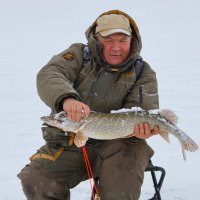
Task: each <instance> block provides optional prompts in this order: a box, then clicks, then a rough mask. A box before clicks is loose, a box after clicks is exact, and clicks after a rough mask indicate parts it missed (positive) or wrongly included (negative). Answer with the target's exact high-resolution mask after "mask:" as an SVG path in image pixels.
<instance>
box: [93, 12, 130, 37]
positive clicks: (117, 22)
mask: <svg viewBox="0 0 200 200" xmlns="http://www.w3.org/2000/svg"><path fill="white" fill-rule="evenodd" d="M96 23H97V26H96V33H99V34H100V35H101V36H103V37H106V36H109V35H112V34H114V33H124V34H126V35H129V36H130V35H131V32H132V30H131V27H130V22H129V20H128V18H126V17H125V16H123V15H117V14H110V15H103V16H101V17H99V18H98V19H97V21H96Z"/></svg>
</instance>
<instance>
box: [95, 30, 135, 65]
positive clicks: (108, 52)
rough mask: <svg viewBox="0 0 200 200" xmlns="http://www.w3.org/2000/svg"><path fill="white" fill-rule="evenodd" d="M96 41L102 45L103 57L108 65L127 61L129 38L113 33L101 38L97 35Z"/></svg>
mask: <svg viewBox="0 0 200 200" xmlns="http://www.w3.org/2000/svg"><path fill="white" fill-rule="evenodd" d="M97 40H98V41H99V42H100V43H101V44H102V45H103V57H104V58H105V60H106V61H107V62H108V63H109V64H110V65H119V64H121V63H123V62H124V61H125V60H126V59H127V57H128V55H129V51H130V46H131V37H130V36H127V35H125V34H123V33H115V34H112V35H110V36H107V37H101V36H100V35H99V34H98V35H97Z"/></svg>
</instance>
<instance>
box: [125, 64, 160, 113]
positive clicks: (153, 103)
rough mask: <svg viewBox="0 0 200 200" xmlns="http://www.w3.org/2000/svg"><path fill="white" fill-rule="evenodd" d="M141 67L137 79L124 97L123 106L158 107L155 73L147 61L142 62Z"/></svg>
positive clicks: (149, 108) (147, 108)
mask: <svg viewBox="0 0 200 200" xmlns="http://www.w3.org/2000/svg"><path fill="white" fill-rule="evenodd" d="M143 65H144V66H143V69H142V72H141V75H140V77H139V79H138V80H137V81H136V82H135V84H134V86H133V88H132V89H131V91H130V92H129V94H128V95H127V97H126V99H125V103H124V106H123V107H125V108H131V107H135V106H137V107H141V108H142V109H144V110H151V109H158V108H159V97H158V85H157V78H156V73H155V71H153V70H152V69H151V67H150V66H149V64H148V63H146V62H143Z"/></svg>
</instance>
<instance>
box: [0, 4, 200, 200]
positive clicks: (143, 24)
mask: <svg viewBox="0 0 200 200" xmlns="http://www.w3.org/2000/svg"><path fill="white" fill-rule="evenodd" d="M110 9H119V10H122V11H125V12H127V13H128V14H129V15H131V16H132V17H133V18H134V19H135V21H136V23H137V24H138V27H139V29H140V33H141V36H142V40H143V50H142V53H141V54H142V56H143V58H144V60H146V61H148V62H149V63H150V65H151V66H152V67H153V68H154V69H155V71H156V72H157V76H158V81H159V94H160V107H161V108H168V109H172V110H173V111H174V112H175V113H176V114H177V115H178V116H179V124H178V126H179V127H180V128H181V129H182V130H184V131H185V132H186V133H187V134H188V135H189V136H190V137H192V138H193V139H194V140H195V141H196V142H197V143H198V144H200V139H199V136H198V134H199V133H198V132H199V127H198V125H199V111H200V101H199V98H200V93H199V91H200V78H199V75H200V68H199V63H200V56H199V55H200V48H199V46H200V39H199V35H200V22H199V19H200V1H199V0H190V1H186V0H176V1H174V0H168V1H159V0H152V1H145V0H140V1H133V0H126V1H122V0H120V1H119V0H109V1H107V0H101V1H94V0H85V1H79V0H73V1H66V0H65V1H64V0H59V1H49V0H48V1H47V0H43V1H39V0H35V1H26V0H18V1H12V0H7V1H1V6H0V25H1V31H0V44H1V45H0V91H1V98H0V110H1V115H0V122H1V133H0V135H1V145H0V152H1V154H0V160H1V164H0V199H1V200H16V199H18V200H25V197H24V195H23V192H22V190H21V185H20V181H19V180H18V179H17V177H16V174H17V173H18V172H19V171H20V170H21V168H22V167H24V165H26V164H27V163H28V162H29V161H28V158H29V157H30V156H31V155H32V154H33V153H35V152H36V150H37V149H38V148H39V147H40V146H41V145H43V144H44V141H43V139H42V135H41V130H40V127H41V123H42V122H41V121H40V117H41V116H44V115H48V114H49V108H47V107H46V106H45V105H44V104H43V103H42V102H41V100H40V99H39V97H38V95H37V92H36V84H35V76H36V74H37V72H38V71H39V70H40V68H41V67H42V66H43V65H44V64H46V62H48V61H49V59H50V58H51V57H52V56H53V55H54V54H57V53H59V52H61V51H63V50H64V49H66V48H67V47H68V46H69V45H70V44H71V43H74V42H86V39H85V35H84V33H85V30H86V28H87V27H88V26H89V25H90V24H91V23H92V22H93V21H94V19H95V18H96V17H97V16H99V15H100V14H101V13H102V12H104V11H107V10H110ZM148 142H149V144H150V145H151V146H152V147H153V149H154V150H155V155H154V157H153V162H154V163H155V164H156V165H159V166H162V167H164V168H165V169H166V171H167V175H166V178H165V181H164V184H163V187H162V191H161V194H162V198H163V200H199V199H200V194H199V191H198V189H199V168H200V152H199V151H197V152H195V153H187V162H185V161H183V159H182V154H181V148H180V145H179V142H178V141H177V140H176V139H175V138H174V137H172V138H171V145H169V144H167V143H166V142H165V141H164V140H163V139H162V138H161V137H159V136H155V137H153V138H151V139H149V140H148ZM152 192H153V184H152V181H151V179H150V177H149V173H145V180H144V185H143V187H142V194H141V198H140V200H145V199H147V198H148V197H151V195H152ZM72 199H73V200H80V199H81V200H82V199H84V200H87V199H90V185H89V182H88V181H86V182H83V183H81V184H80V185H79V186H77V187H76V188H75V189H73V190H72Z"/></svg>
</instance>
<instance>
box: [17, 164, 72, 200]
mask: <svg viewBox="0 0 200 200" xmlns="http://www.w3.org/2000/svg"><path fill="white" fill-rule="evenodd" d="M17 176H18V178H19V179H20V180H21V183H22V187H23V192H24V194H25V196H26V197H27V199H28V200H50V199H54V198H55V199H58V200H66V199H68V196H69V195H70V194H69V189H68V188H67V187H66V185H64V184H63V185H62V184H61V183H58V182H56V181H55V180H54V179H53V177H51V175H48V174H45V173H42V172H40V171H38V170H37V169H34V168H32V167H31V166H29V165H27V166H25V167H24V168H23V169H22V170H21V172H20V173H19V174H18V175H17Z"/></svg>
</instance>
